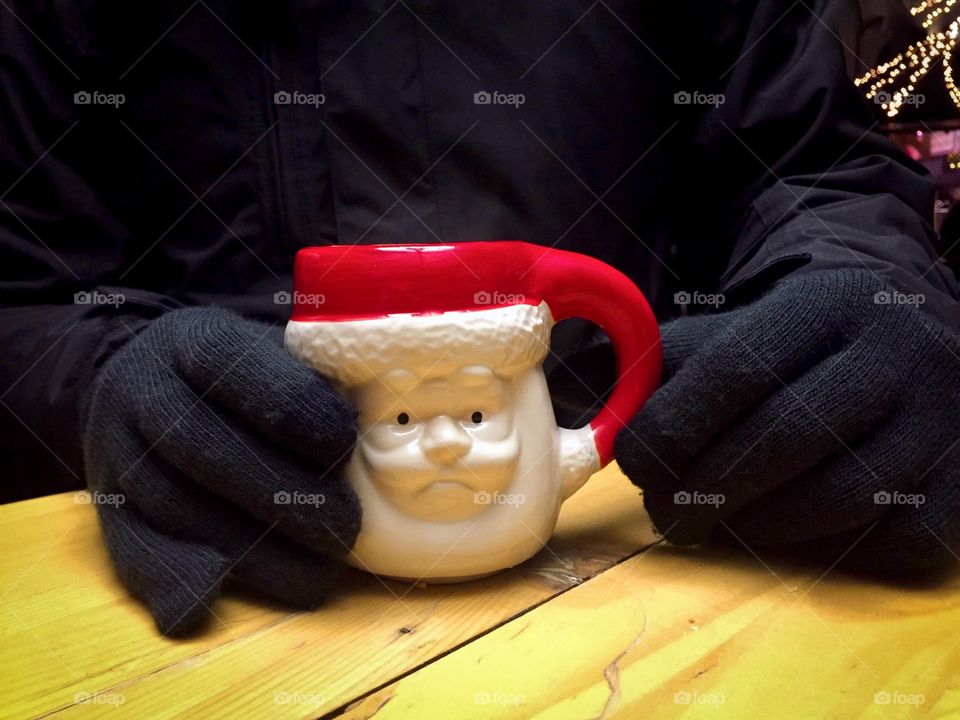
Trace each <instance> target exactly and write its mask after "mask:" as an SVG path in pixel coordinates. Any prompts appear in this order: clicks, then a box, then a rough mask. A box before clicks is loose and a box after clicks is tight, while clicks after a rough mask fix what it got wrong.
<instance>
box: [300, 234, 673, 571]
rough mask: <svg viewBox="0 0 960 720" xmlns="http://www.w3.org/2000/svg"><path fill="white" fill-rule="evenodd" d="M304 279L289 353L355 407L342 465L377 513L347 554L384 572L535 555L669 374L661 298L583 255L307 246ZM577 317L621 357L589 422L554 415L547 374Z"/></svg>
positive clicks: (368, 509) (471, 247) (485, 564)
mask: <svg viewBox="0 0 960 720" xmlns="http://www.w3.org/2000/svg"><path fill="white" fill-rule="evenodd" d="M293 285H294V293H293V314H292V317H291V319H290V322H289V323H288V324H287V327H286V333H285V345H286V348H287V350H288V351H289V352H290V353H291V354H292V355H293V356H294V357H296V358H297V359H299V360H300V361H301V362H303V363H306V364H307V365H310V366H311V367H313V368H315V369H316V370H317V371H318V372H320V373H322V374H323V375H324V376H326V377H327V378H329V379H330V380H331V381H332V382H333V383H334V385H335V386H336V387H337V388H338V390H340V391H341V392H342V393H343V394H344V395H345V397H347V398H348V399H349V400H350V401H351V402H352V403H353V404H354V406H355V407H356V408H357V409H358V410H359V420H358V422H359V439H358V441H357V447H356V450H355V451H354V453H353V455H352V457H351V458H350V460H349V462H348V464H347V466H346V474H347V478H348V480H349V482H350V483H351V485H352V487H353V488H354V490H356V492H357V495H358V497H359V498H360V503H361V506H362V509H363V520H362V526H361V530H360V534H359V536H358V538H357V541H356V544H355V546H354V548H353V552H352V553H350V554H349V557H348V558H347V560H348V562H350V564H352V565H354V566H355V567H358V568H361V569H364V570H367V571H370V572H372V573H376V574H378V575H386V576H390V577H395V578H402V579H409V580H427V581H431V582H454V581H458V580H467V579H472V578H476V577H480V576H483V575H488V574H490V573H492V572H496V571H498V570H502V569H504V568H508V567H512V566H514V565H516V564H518V563H520V562H523V561H524V560H526V559H527V558H529V557H531V556H532V555H534V554H535V553H536V552H537V551H539V550H540V549H541V548H542V547H543V545H544V544H545V543H546V541H547V540H548V539H549V537H550V535H551V534H552V532H553V530H554V527H555V525H556V522H557V516H558V515H559V512H560V505H561V504H562V503H563V501H564V500H566V499H567V498H568V497H570V496H571V495H572V494H573V493H574V492H575V491H576V490H577V489H579V488H580V487H581V486H582V485H583V484H584V482H585V481H586V480H587V478H589V477H590V475H592V474H593V473H594V472H596V471H597V470H598V469H600V468H601V467H602V466H603V465H605V464H606V463H608V462H609V461H610V459H611V454H612V449H613V441H614V437H615V436H616V433H617V431H618V430H619V429H620V428H621V427H622V426H623V425H624V423H625V422H627V421H628V420H630V418H631V417H632V416H633V415H634V413H635V412H636V411H637V410H638V409H639V408H640V406H641V405H642V404H643V402H644V401H645V400H646V398H647V397H648V396H649V395H650V394H651V393H652V392H653V391H654V389H655V388H656V386H657V383H658V382H659V380H660V372H661V363H662V355H661V347H660V334H659V330H658V328H657V322H656V320H655V318H654V315H653V312H652V311H651V310H650V307H649V305H648V304H647V301H646V300H645V299H644V297H643V295H642V294H641V292H640V290H638V289H637V287H636V286H635V285H634V284H633V283H632V282H631V281H630V280H629V279H628V278H627V277H626V276H625V275H623V274H622V273H620V272H619V271H618V270H615V269H614V268H612V267H610V266H609V265H606V264H604V263H602V262H600V261H599V260H596V259H594V258H591V257H588V256H585V255H579V254H576V253H571V252H567V251H562V250H554V249H550V248H544V247H540V246H538V245H531V244H528V243H524V242H515V241H492V242H467V243H451V244H445V245H360V246H356V245H349V246H348V245H331V246H325V247H310V248H305V249H302V250H300V251H299V252H298V253H297V257H296V261H295V264H294V281H293ZM569 317H582V318H586V319H588V320H590V321H592V322H594V323H596V324H597V325H599V326H600V327H601V328H602V329H603V330H604V331H605V332H606V333H607V335H608V336H609V337H610V340H611V342H612V344H613V348H614V350H615V352H616V354H617V368H618V378H617V384H616V386H615V387H614V388H613V392H612V394H611V395H610V397H609V400H608V401H607V403H606V405H605V406H604V407H603V408H602V409H601V410H600V412H599V414H597V416H596V417H595V418H594V419H593V420H592V421H591V422H590V424H589V425H586V426H585V427H583V428H580V429H576V430H570V429H565V428H558V427H557V423H556V419H555V417H554V414H553V409H552V405H551V402H550V395H549V393H548V391H547V383H546V379H545V377H544V374H543V368H542V362H543V359H544V357H545V356H546V354H547V352H549V346H550V330H551V328H552V327H553V325H554V323H555V322H556V321H558V320H562V319H564V318H569Z"/></svg>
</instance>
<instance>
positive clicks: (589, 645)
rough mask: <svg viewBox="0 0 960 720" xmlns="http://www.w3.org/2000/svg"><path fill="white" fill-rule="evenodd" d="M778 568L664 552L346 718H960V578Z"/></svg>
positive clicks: (612, 573) (608, 575) (737, 557)
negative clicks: (925, 583)
mask: <svg viewBox="0 0 960 720" xmlns="http://www.w3.org/2000/svg"><path fill="white" fill-rule="evenodd" d="M764 562H767V565H768V566H769V567H765V566H764V564H762V563H761V562H760V561H759V560H758V559H757V558H756V557H754V556H753V555H751V554H749V553H747V552H743V553H738V552H733V551H730V550H720V551H718V550H711V551H706V552H703V551H701V552H689V551H688V552H683V551H680V550H677V549H672V548H669V547H665V546H662V545H658V546H655V547H654V548H652V549H651V550H650V551H649V552H648V553H646V554H643V555H638V556H636V557H633V558H631V559H630V560H628V561H626V562H624V563H622V564H620V565H617V566H616V567H614V568H612V569H610V570H608V571H607V572H605V573H603V574H601V575H599V576H597V577H595V578H593V579H592V580H590V581H589V582H587V583H584V584H583V585H581V586H579V587H576V588H574V589H572V590H570V591H569V592H567V593H564V594H562V595H560V596H558V597H556V598H554V599H553V600H551V601H550V602H548V603H546V604H544V605H542V606H540V607H538V608H536V609H534V610H533V611H531V612H530V613H527V614H526V615H524V616H522V617H520V618H517V619H515V620H513V621H511V622H510V623H507V624H505V625H502V626H501V627H499V628H497V629H496V630H494V631H493V632H491V633H489V634H487V635H485V636H484V637H481V638H478V639H477V640H475V641H474V642H472V643H470V644H469V645H467V646H465V647H463V648H461V649H459V650H457V651H456V652H453V653H451V654H449V655H447V656H446V657H444V658H442V659H440V660H438V661H437V662H434V663H432V664H430V665H428V666H427V667H425V668H422V669H421V670H419V671H418V672H416V673H413V674H411V675H409V676H407V677H405V678H402V679H401V680H399V681H398V682H396V683H394V684H392V685H390V686H389V687H386V688H384V689H382V690H380V691H377V692H375V693H373V694H371V695H370V696H368V697H367V698H365V699H363V700H362V701H360V702H358V703H356V704H355V705H353V706H352V707H351V708H349V709H348V711H347V712H346V713H344V714H343V715H342V716H341V717H342V718H343V720H348V719H349V720H358V719H359V718H371V717H376V718H377V720H388V719H390V718H407V717H417V718H435V717H436V718H439V717H456V718H537V719H540V720H547V719H554V718H606V717H614V716H616V717H624V718H675V717H685V718H687V717H690V718H699V717H704V718H718V717H732V718H855V717H868V718H871V717H883V718H888V717H893V718H897V717H918V716H926V715H929V716H931V717H944V718H946V717H960V578H958V579H954V580H952V581H950V582H947V583H944V584H943V585H940V586H938V587H936V588H896V587H887V586H883V585H876V584H872V583H868V582H865V581H863V580H860V579H856V578H850V577H847V576H845V575H843V574H842V573H840V572H836V571H834V572H831V573H830V574H828V575H827V576H826V577H824V578H823V579H822V580H818V578H819V577H820V576H821V575H822V574H823V571H824V568H803V567H797V566H784V565H782V564H780V563H775V562H768V561H764Z"/></svg>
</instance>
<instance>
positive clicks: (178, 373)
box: [83, 308, 361, 636]
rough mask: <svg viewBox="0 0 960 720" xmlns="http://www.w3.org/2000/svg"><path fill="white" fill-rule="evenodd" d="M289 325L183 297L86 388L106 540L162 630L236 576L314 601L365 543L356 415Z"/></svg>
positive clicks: (90, 478) (183, 624)
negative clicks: (184, 301)
mask: <svg viewBox="0 0 960 720" xmlns="http://www.w3.org/2000/svg"><path fill="white" fill-rule="evenodd" d="M281 335H282V331H281V329H280V328H276V327H274V328H271V327H270V326H269V325H265V324H261V323H256V322H252V321H249V320H245V319H243V318H241V317H240V316H238V315H236V314H234V313H232V312H228V311H225V310H219V309H209V308H186V309H183V310H177V311H174V312H171V313H169V314H167V315H164V316H162V317H160V318H159V319H157V320H155V321H154V322H153V323H152V324H151V325H150V326H149V327H148V328H147V329H146V330H144V331H143V332H142V333H141V334H140V335H139V336H138V337H137V338H136V339H133V340H131V341H130V342H129V343H128V344H127V345H125V346H124V347H123V348H121V349H120V350H118V351H117V352H116V354H115V355H113V356H112V357H111V358H110V359H109V360H108V361H107V363H105V364H104V367H103V368H102V369H101V370H100V372H99V373H98V375H97V378H96V380H95V383H94V386H93V388H92V389H91V391H90V395H89V396H88V397H89V401H88V402H87V403H86V405H85V407H86V413H85V414H86V422H85V424H84V428H83V451H84V462H85V469H86V475H87V482H88V484H89V486H90V489H91V491H92V492H93V493H94V495H93V498H94V502H96V503H97V510H98V514H99V517H100V523H101V526H102V529H103V533H104V537H105V539H106V543H107V546H108V549H109V551H110V555H111V557H112V559H113V563H114V565H115V567H116V569H117V572H118V575H119V576H120V578H121V580H122V581H123V583H124V584H125V585H126V586H127V588H128V589H129V590H130V591H131V592H132V593H133V594H134V595H135V596H136V597H138V598H140V599H141V600H142V601H143V602H144V603H146V605H147V606H148V607H149V609H150V612H151V614H152V615H153V617H154V620H155V621H156V624H157V628H158V629H159V630H160V632H161V633H163V634H165V635H171V636H181V635H185V634H188V633H190V632H192V631H194V630H195V629H196V628H197V627H198V626H199V625H200V624H201V622H202V621H203V620H204V619H205V618H206V617H207V615H208V613H209V612H210V607H209V606H210V605H211V604H212V603H213V601H214V600H215V599H216V597H217V596H218V595H219V593H220V589H221V585H222V584H223V582H224V580H225V578H227V577H228V576H229V577H230V578H232V579H235V580H237V581H239V582H240V583H242V584H245V585H247V586H251V587H253V588H254V589H256V590H259V591H261V592H263V593H266V594H268V595H270V596H272V597H274V598H277V599H279V600H281V601H284V602H288V603H290V604H293V605H296V606H300V607H312V606H315V605H316V604H318V603H319V602H321V601H322V599H323V597H324V594H325V592H326V591H327V590H328V589H329V587H330V585H331V583H332V582H333V580H334V577H335V573H336V572H337V570H338V569H339V568H340V567H341V565H342V563H341V562H340V560H339V559H338V558H340V559H342V557H343V556H344V555H345V554H346V553H347V552H348V550H349V549H350V548H351V547H352V546H353V543H354V541H355V540H356V536H357V533H358V532H359V529H360V515H361V512H360V505H359V500H358V499H357V497H356V494H355V493H354V492H353V490H352V488H351V487H350V486H349V484H348V483H347V481H346V480H345V478H344V476H343V472H342V470H343V467H344V465H345V464H346V462H347V460H348V458H349V455H350V452H351V450H352V447H353V444H354V442H355V440H356V413H355V411H354V410H353V408H352V407H351V406H350V405H349V404H348V403H347V402H346V401H345V400H344V399H343V398H342V397H341V396H340V395H339V394H338V393H337V392H336V391H335V390H334V389H333V388H332V387H331V386H330V385H329V384H328V382H327V381H326V380H325V379H324V378H323V377H321V376H320V375H318V374H317V373H316V372H315V371H314V370H312V369H310V368H308V367H306V366H304V365H302V364H300V363H299V362H297V361H296V360H294V359H293V358H292V357H290V356H289V355H288V354H287V353H286V352H285V351H284V349H283V347H282V345H281V342H280V337H281Z"/></svg>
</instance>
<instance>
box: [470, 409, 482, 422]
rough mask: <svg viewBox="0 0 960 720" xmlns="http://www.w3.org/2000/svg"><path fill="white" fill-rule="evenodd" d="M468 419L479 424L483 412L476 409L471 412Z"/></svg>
mask: <svg viewBox="0 0 960 720" xmlns="http://www.w3.org/2000/svg"><path fill="white" fill-rule="evenodd" d="M470 419H471V420H472V421H473V424H474V425H479V424H480V423H482V422H483V413H482V412H480V411H479V410H477V411H475V412H474V413H473V415H471V416H470Z"/></svg>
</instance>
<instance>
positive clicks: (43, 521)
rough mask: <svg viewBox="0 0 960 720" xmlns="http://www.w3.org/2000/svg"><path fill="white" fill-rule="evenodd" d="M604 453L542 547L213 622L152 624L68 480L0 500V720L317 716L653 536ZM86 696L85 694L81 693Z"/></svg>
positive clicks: (361, 582)
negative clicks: (417, 582)
mask: <svg viewBox="0 0 960 720" xmlns="http://www.w3.org/2000/svg"><path fill="white" fill-rule="evenodd" d="M653 540H654V534H653V531H652V528H651V526H650V523H649V519H648V518H647V516H646V514H645V513H644V511H643V509H642V500H641V498H640V497H639V494H638V492H637V491H636V490H635V488H634V487H633V486H632V485H631V484H630V483H629V482H628V481H627V480H626V479H625V478H623V476H622V475H621V474H620V473H619V471H618V470H617V469H616V468H615V467H614V466H611V467H609V468H608V469H606V470H604V471H601V472H600V473H598V474H597V475H596V476H594V477H593V478H592V479H591V480H590V481H589V482H588V483H587V485H586V486H585V487H584V488H583V489H582V490H581V491H580V492H579V493H577V494H576V495H575V496H574V497H573V498H571V499H570V500H569V501H568V502H567V503H566V504H565V505H564V509H563V512H562V513H561V520H560V524H559V527H558V530H557V533H556V534H555V536H554V537H553V538H552V539H551V541H550V543H549V546H548V549H545V550H544V551H542V552H541V553H540V554H539V555H537V556H536V557H535V558H533V559H531V560H530V561H529V562H527V563H525V564H524V565H522V566H519V567H517V568H514V569H513V570H510V571H507V572H504V573H501V574H499V575H496V576H494V577H492V578H488V579H485V580H481V581H477V582H473V583H466V584H461V585H448V586H429V587H413V586H410V585H405V584H401V583H397V582H394V581H385V580H380V579H379V578H375V577H372V576H369V575H366V574H364V573H360V572H353V571H351V574H350V575H349V576H348V578H347V582H345V583H344V586H343V587H342V588H341V589H340V590H339V592H338V593H337V594H336V596H335V597H332V598H331V600H330V602H329V603H328V604H327V605H326V606H325V607H324V608H322V609H320V610H318V611H316V612H310V613H291V612H289V611H288V610H285V609H284V608H280V607H276V606H271V605H268V604H264V602H263V601H262V600H259V599H256V598H250V597H227V598H224V599H221V600H220V601H218V602H217V603H216V604H215V605H214V607H213V609H214V611H215V612H216V618H214V619H213V621H212V622H211V624H210V627H209V628H208V631H207V632H206V633H204V634H201V635H199V636H198V637H196V638H194V639H191V640H189V641H172V640H167V639H165V638H162V637H159V636H158V635H157V633H156V631H155V629H154V627H153V624H152V622H151V621H150V619H149V616H148V614H147V613H146V611H145V610H144V609H143V608H142V607H141V606H140V605H139V604H138V603H137V602H135V601H133V600H131V599H130V598H129V597H128V596H127V594H126V592H125V591H124V590H123V588H122V587H120V586H119V584H118V583H117V581H116V579H115V578H114V576H113V573H112V571H111V569H110V565H109V560H108V558H107V556H106V553H105V549H104V547H103V545H102V542H101V540H100V536H99V529H98V527H97V523H96V518H95V513H94V511H93V508H92V507H91V506H90V505H87V504H82V503H78V502H76V498H75V495H74V494H73V493H66V494H63V495H57V496H52V497H49V498H41V499H37V500H31V501H26V502H22V503H16V504H13V505H8V506H4V507H2V508H0V588H2V589H0V592H2V593H3V609H2V610H0V618H2V626H0V648H2V650H0V668H2V674H3V686H2V690H0V717H3V718H21V717H35V716H45V715H49V714H54V715H55V716H56V717H72V716H73V715H76V714H82V715H83V716H85V717H86V716H98V715H104V716H108V717H117V710H118V708H119V709H120V710H122V715H123V716H124V717H126V716H130V717H158V718H164V717H183V716H192V717H204V718H216V717H224V718H227V717H231V718H232V717H237V716H253V717H296V718H300V717H316V716H317V715H320V714H322V713H325V712H328V711H331V710H335V709H337V708H340V707H343V706H344V705H346V704H347V703H349V702H350V701H352V700H354V699H356V698H359V697H363V696H364V695H367V694H369V693H370V692H372V691H374V690H375V689H376V688H378V687H380V686H382V685H385V684H387V683H389V682H391V681H393V680H395V679H396V678H398V677H400V676H402V675H403V674H405V673H407V672H410V671H412V670H414V669H416V668H417V667H420V666H422V665H424V664H425V663H428V662H429V661H431V660H432V659H435V658H437V657H438V656H440V655H442V654H443V653H446V652H449V651H450V650H452V649H454V648H456V647H457V646H459V645H462V644H464V643H466V642H468V641H470V640H471V639H472V638H475V637H477V636H478V635H481V634H482V633H484V632H486V631H488V630H490V629H491V628H495V627H496V626H498V625H501V624H502V623H504V622H506V621H507V620H509V619H511V618H513V617H515V616H517V615H519V614H521V613H523V612H525V611H527V610H528V609H529V608H531V607H534V606H537V605H538V604H540V603H543V602H544V601H546V600H548V599H549V598H551V597H554V596H556V595H558V594H560V593H562V592H563V591H565V590H567V589H569V588H571V587H574V586H576V585H578V584H580V583H581V582H582V581H583V580H584V579H585V578H589V577H591V576H593V575H595V574H597V573H599V572H601V571H603V570H604V569H606V568H609V567H611V566H613V565H615V564H616V563H618V562H620V561H622V560H623V559H624V558H627V557H629V556H630V555H632V554H635V553H636V552H638V551H639V550H641V549H642V548H645V547H647V546H649V545H650V543H651V542H653ZM90 698H92V699H90Z"/></svg>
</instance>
